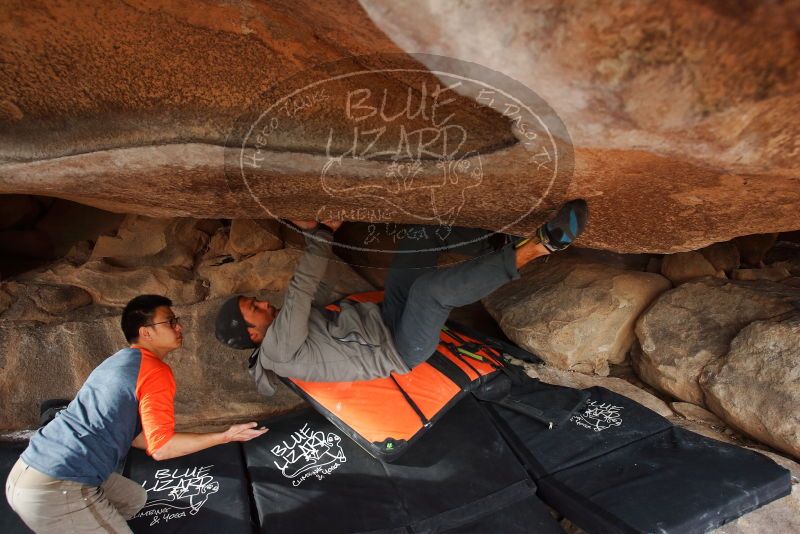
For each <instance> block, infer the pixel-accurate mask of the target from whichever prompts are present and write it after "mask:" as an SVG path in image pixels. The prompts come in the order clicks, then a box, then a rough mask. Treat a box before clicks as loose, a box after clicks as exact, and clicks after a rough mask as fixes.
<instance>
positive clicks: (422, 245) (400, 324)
mask: <svg viewBox="0 0 800 534" xmlns="http://www.w3.org/2000/svg"><path fill="white" fill-rule="evenodd" d="M435 229H436V227H435V226H420V227H416V228H415V230H418V231H419V230H425V232H424V234H425V235H426V236H427V238H424V239H420V240H411V239H404V240H402V241H400V243H399V245H398V247H397V250H396V252H395V255H394V258H393V260H392V266H391V269H390V271H389V274H388V276H387V278H386V284H385V286H386V288H385V294H384V299H383V304H382V308H381V309H382V316H383V321H384V323H385V324H386V326H388V327H389V330H390V331H391V332H392V336H393V338H394V343H395V347H397V350H398V352H399V353H400V356H401V357H402V358H403V360H405V362H406V364H408V366H409V367H412V368H413V367H415V366H416V365H419V364H420V363H422V362H424V361H425V360H427V359H428V358H429V357H430V356H431V355H433V353H434V352H435V351H436V346H437V345H438V344H439V332H440V330H441V328H442V326H444V324H445V322H446V321H447V318H448V316H449V315H450V311H451V310H452V309H453V308H456V307H459V306H466V305H467V304H472V303H473V302H476V301H478V300H480V299H482V298H483V297H485V296H487V295H489V294H490V293H492V292H493V291H494V290H496V289H497V288H499V287H500V286H502V285H504V284H506V283H507V282H509V281H511V280H515V279H517V278H519V272H517V268H516V251H515V250H514V247H512V246H510V245H506V246H505V247H503V248H502V249H500V250H497V251H492V252H488V250H490V249H489V247H488V245H487V243H486V240H485V239H483V240H481V241H478V243H477V244H478V247H477V248H478V250H477V253H478V254H480V255H478V256H477V257H474V258H471V259H469V260H467V261H464V262H461V263H458V264H455V265H452V266H449V267H444V268H437V267H436V261H437V259H438V257H439V251H436V250H430V249H434V248H436V247H443V246H445V245H447V241H443V240H441V239H440V238H439V237H438V236H437V235H436V233H435ZM485 233H486V232H485V231H483V230H475V229H469V228H465V229H459V230H454V231H453V233H452V234H451V235H450V236H449V237H448V240H449V241H450V242H453V241H454V240H455V239H459V240H465V239H469V238H471V237H479V236H480V235H481V234H485ZM482 245H483V246H482ZM464 248H466V247H462V250H463V249H464ZM472 248H473V253H474V252H475V250H474V249H475V248H476V247H474V246H473V247H472ZM419 249H429V250H424V251H421V252H415V251H418V250H419ZM456 250H458V249H456Z"/></svg>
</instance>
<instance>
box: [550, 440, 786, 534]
mask: <svg viewBox="0 0 800 534" xmlns="http://www.w3.org/2000/svg"><path fill="white" fill-rule="evenodd" d="M539 489H540V494H541V495H542V496H543V498H544V499H545V500H546V501H547V502H548V503H550V505H551V506H553V507H554V508H556V509H557V510H558V511H559V512H561V513H563V514H564V515H565V516H567V517H569V518H570V519H571V520H572V521H573V522H574V523H576V524H577V525H578V526H582V527H583V528H584V529H586V530H588V531H589V532H609V533H611V532H614V533H616V532H619V533H634V532H676V533H677V532H680V533H691V532H707V531H709V530H711V529H714V528H717V527H719V526H721V525H724V524H725V523H728V522H730V521H732V520H734V519H736V518H738V517H741V516H742V515H744V514H746V513H748V512H750V511H752V510H755V509H756V508H759V507H761V506H763V505H765V504H767V503H769V502H772V501H774V500H775V499H778V498H780V497H783V496H785V495H788V494H789V493H790V492H791V477H790V474H789V472H788V471H787V470H786V469H783V468H782V467H780V466H778V465H777V464H775V462H773V461H772V460H770V459H769V458H767V457H766V456H763V455H761V454H758V453H756V452H754V451H750V450H747V449H743V448H741V447H737V446H735V445H730V444H728V443H723V442H721V441H716V440H713V439H709V438H706V437H704V436H700V435H698V434H695V433H694V432H689V431H688V430H684V429H682V428H678V427H673V428H670V429H669V430H667V431H665V432H660V433H658V434H656V435H655V436H651V437H649V438H646V439H643V440H640V441H637V442H635V443H632V444H630V445H628V446H626V447H623V448H621V449H618V450H616V451H614V452H612V453H610V454H606V455H603V456H601V457H599V458H597V459H595V460H592V461H590V462H586V463H584V464H581V465H578V466H575V467H571V468H569V469H566V470H564V471H560V472H558V473H556V474H553V475H550V476H547V477H545V478H543V479H540V480H539Z"/></svg>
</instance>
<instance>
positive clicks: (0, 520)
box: [0, 441, 33, 534]
mask: <svg viewBox="0 0 800 534" xmlns="http://www.w3.org/2000/svg"><path fill="white" fill-rule="evenodd" d="M27 446H28V444H27V442H6V441H2V442H0V481H2V482H3V489H4V490H5V484H6V480H7V479H8V474H9V473H10V472H11V468H12V467H14V464H15V463H17V460H18V459H19V455H20V454H22V451H24V450H25V447H27ZM0 532H2V533H3V534H27V533H29V532H33V531H32V530H30V529H29V528H28V527H27V526H25V523H23V522H22V519H20V517H19V516H18V515H17V514H16V512H14V510H12V509H11V507H10V506H9V505H8V501H7V500H6V497H5V491H4V492H3V497H2V498H1V499H0Z"/></svg>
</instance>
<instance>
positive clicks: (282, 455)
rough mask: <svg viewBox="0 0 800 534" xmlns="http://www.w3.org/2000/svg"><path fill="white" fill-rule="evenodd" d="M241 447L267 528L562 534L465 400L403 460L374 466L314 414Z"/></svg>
mask: <svg viewBox="0 0 800 534" xmlns="http://www.w3.org/2000/svg"><path fill="white" fill-rule="evenodd" d="M265 424H266V425H267V426H269V427H270V431H269V432H268V433H267V434H265V435H264V436H262V437H260V438H258V439H257V440H253V441H251V442H248V443H245V444H244V447H243V448H244V451H245V458H246V461H247V468H248V471H249V475H250V480H251V481H252V484H253V494H254V496H255V504H256V508H257V510H258V517H259V522H260V523H261V525H262V527H261V531H262V532H264V533H283V532H326V533H339V532H402V533H412V532H415V533H423V532H426V533H427V532H453V533H470V532H487V531H495V532H508V533H513V532H541V533H550V532H562V530H561V528H560V527H559V526H558V524H557V523H556V522H555V521H554V520H553V519H552V517H551V516H550V514H549V513H548V511H547V509H546V508H545V507H544V505H543V504H542V503H541V502H540V501H539V500H538V498H537V497H536V496H535V485H534V484H533V481H532V480H531V479H530V478H529V477H528V475H527V474H526V473H525V470H524V469H523V468H522V466H521V465H520V464H519V462H518V461H517V460H516V458H515V457H514V454H513V453H512V451H511V450H510V449H509V448H508V446H507V445H506V443H505V442H504V440H503V439H502V437H501V436H500V435H499V434H498V432H497V431H496V430H495V428H494V427H493V425H492V423H491V421H490V420H489V419H488V418H487V416H486V414H485V413H483V411H482V410H481V408H480V406H478V404H477V402H476V401H475V400H474V399H473V398H471V397H466V398H464V399H462V400H461V401H460V402H459V403H458V404H457V405H456V406H454V407H453V408H452V409H451V411H450V412H449V413H448V414H447V416H446V417H443V418H442V419H441V421H440V422H439V423H437V425H436V426H435V427H434V428H433V429H431V431H430V432H429V433H427V434H426V435H425V436H424V437H423V438H422V439H420V440H419V441H418V442H417V443H416V444H415V445H414V447H412V448H411V449H410V450H409V451H408V452H407V453H406V454H405V455H403V456H402V457H401V458H400V459H399V460H397V461H395V462H393V463H391V464H389V463H385V462H382V461H380V460H377V459H375V458H373V457H372V456H370V455H369V454H367V453H366V452H365V451H364V450H363V449H361V448H360V447H358V446H357V445H356V444H355V443H354V442H353V441H351V440H350V439H348V438H346V437H345V436H344V435H343V434H342V433H341V432H340V431H339V430H338V429H336V427H334V426H333V425H332V424H331V423H329V422H328V421H327V420H326V419H324V418H323V417H322V416H321V415H319V414H318V413H316V412H313V411H311V410H306V411H303V412H301V413H298V414H293V415H290V416H287V417H282V418H280V419H275V420H272V421H268V422H266V423H265Z"/></svg>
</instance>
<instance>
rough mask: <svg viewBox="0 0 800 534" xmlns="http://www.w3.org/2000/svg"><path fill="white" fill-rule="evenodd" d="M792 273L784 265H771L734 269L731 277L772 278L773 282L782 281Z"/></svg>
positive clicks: (735, 278)
mask: <svg viewBox="0 0 800 534" xmlns="http://www.w3.org/2000/svg"><path fill="white" fill-rule="evenodd" d="M791 275H792V274H791V273H790V272H789V269H787V268H786V267H784V266H782V265H770V266H769V267H762V268H760V269H734V270H733V272H732V273H731V278H733V279H734V280H771V281H772V282H780V281H782V280H785V279H787V278H789V277H790V276H791Z"/></svg>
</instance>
